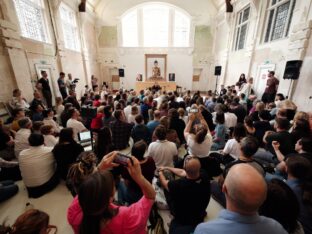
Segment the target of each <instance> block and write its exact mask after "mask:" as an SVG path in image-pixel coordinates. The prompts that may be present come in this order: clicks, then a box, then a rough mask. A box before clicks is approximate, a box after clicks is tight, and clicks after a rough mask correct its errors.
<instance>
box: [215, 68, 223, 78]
mask: <svg viewBox="0 0 312 234" xmlns="http://www.w3.org/2000/svg"><path fill="white" fill-rule="evenodd" d="M221 70H222V67H221V66H215V73H214V75H215V76H220V75H221Z"/></svg>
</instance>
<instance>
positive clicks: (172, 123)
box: [168, 108, 185, 144]
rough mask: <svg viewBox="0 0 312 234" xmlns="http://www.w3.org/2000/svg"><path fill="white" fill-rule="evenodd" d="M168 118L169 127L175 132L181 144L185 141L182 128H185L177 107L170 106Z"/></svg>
mask: <svg viewBox="0 0 312 234" xmlns="http://www.w3.org/2000/svg"><path fill="white" fill-rule="evenodd" d="M168 118H169V129H173V130H175V131H176V132H177V134H178V137H179V140H180V143H181V144H183V143H184V142H185V138H184V133H183V130H184V129H185V123H184V121H183V120H182V119H180V116H179V113H178V111H177V109H174V108H171V109H170V110H169V111H168Z"/></svg>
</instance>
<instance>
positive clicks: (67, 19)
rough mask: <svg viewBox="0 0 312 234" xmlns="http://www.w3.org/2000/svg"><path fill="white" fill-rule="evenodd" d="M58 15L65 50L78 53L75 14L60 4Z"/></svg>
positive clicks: (78, 42) (78, 43)
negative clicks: (59, 16)
mask: <svg viewBox="0 0 312 234" xmlns="http://www.w3.org/2000/svg"><path fill="white" fill-rule="evenodd" d="M60 15H61V20H62V30H63V38H64V46H65V48H66V49H70V50H75V51H80V40H79V34H78V27H77V22H76V16H75V12H74V11H73V10H72V9H71V8H69V7H67V6H66V5H64V4H63V3H62V4H61V6H60Z"/></svg>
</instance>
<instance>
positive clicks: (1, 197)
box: [0, 180, 18, 202]
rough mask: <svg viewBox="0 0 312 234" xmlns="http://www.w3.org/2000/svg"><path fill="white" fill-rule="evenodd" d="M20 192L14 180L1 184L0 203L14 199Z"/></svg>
mask: <svg viewBox="0 0 312 234" xmlns="http://www.w3.org/2000/svg"><path fill="white" fill-rule="evenodd" d="M17 192H18V186H17V185H16V184H14V181H12V180H5V181H1V182H0V202H2V201H5V200H7V199H9V198H11V197H13V196H14V195H15V194H16V193H17Z"/></svg>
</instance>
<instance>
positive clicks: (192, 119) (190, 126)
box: [184, 114, 195, 138]
mask: <svg viewBox="0 0 312 234" xmlns="http://www.w3.org/2000/svg"><path fill="white" fill-rule="evenodd" d="M194 120H195V115H194V114H190V115H189V119H188V122H187V124H186V126H185V129H184V137H185V138H186V136H187V135H188V134H189V133H190V131H191V128H192V124H193V122H194Z"/></svg>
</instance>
